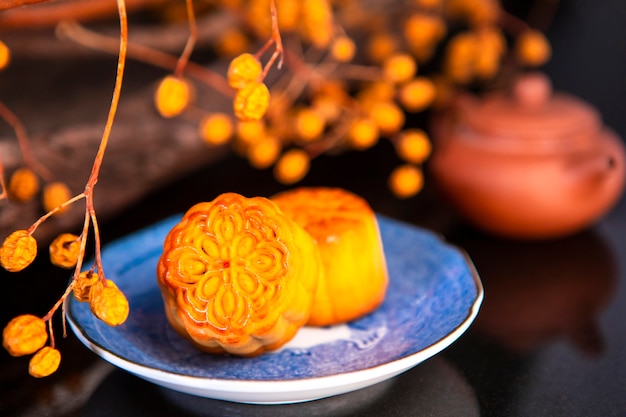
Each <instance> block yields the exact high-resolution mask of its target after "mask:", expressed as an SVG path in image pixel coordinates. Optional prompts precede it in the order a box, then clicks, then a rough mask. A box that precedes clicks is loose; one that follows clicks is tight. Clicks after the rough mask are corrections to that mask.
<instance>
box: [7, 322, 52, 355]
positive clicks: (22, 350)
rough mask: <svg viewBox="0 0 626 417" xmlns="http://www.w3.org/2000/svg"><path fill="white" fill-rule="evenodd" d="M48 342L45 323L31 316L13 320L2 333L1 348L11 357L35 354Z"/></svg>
mask: <svg viewBox="0 0 626 417" xmlns="http://www.w3.org/2000/svg"><path fill="white" fill-rule="evenodd" d="M46 341H48V332H47V330H46V322H44V321H43V320H42V319H41V318H39V317H37V316H33V315H32V314H22V315H20V316H17V317H15V318H13V319H12V320H11V321H10V322H9V323H8V324H7V325H6V326H5V328H4V330H3V331H2V346H3V347H4V348H5V349H6V350H7V352H9V354H10V355H11V356H24V355H30V354H31V353H35V352H37V351H38V350H39V349H41V348H42V347H43V346H44V345H45V344H46Z"/></svg>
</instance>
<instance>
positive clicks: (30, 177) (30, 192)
mask: <svg viewBox="0 0 626 417" xmlns="http://www.w3.org/2000/svg"><path fill="white" fill-rule="evenodd" d="M38 192H39V178H37V175H35V173H34V172H33V171H32V170H31V169H29V168H19V169H16V170H15V171H14V172H13V174H12V175H11V179H10V180H9V187H8V193H9V195H10V196H11V198H12V199H14V200H15V201H19V202H25V201H28V200H30V199H31V198H33V197H34V196H35V195H36V194H37V193H38Z"/></svg>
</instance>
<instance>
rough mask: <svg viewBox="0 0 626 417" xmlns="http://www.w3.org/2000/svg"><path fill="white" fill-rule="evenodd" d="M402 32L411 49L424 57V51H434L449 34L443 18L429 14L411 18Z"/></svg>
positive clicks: (415, 15) (417, 14)
mask: <svg viewBox="0 0 626 417" xmlns="http://www.w3.org/2000/svg"><path fill="white" fill-rule="evenodd" d="M402 30H403V34H404V38H405V40H406V42H407V44H408V46H409V49H410V50H411V51H412V52H414V53H416V54H417V55H418V56H419V55H422V54H423V53H424V52H423V51H427V52H430V51H433V50H434V48H435V47H436V46H437V43H438V42H439V41H441V40H442V39H443V38H444V37H445V35H446V32H447V29H446V24H445V22H444V20H443V19H442V18H441V17H439V16H436V15H433V14H427V13H415V14H412V15H411V16H409V18H408V19H407V20H406V21H405V22H404V26H403V28H402ZM420 58H426V56H423V57H422V56H421V57H420Z"/></svg>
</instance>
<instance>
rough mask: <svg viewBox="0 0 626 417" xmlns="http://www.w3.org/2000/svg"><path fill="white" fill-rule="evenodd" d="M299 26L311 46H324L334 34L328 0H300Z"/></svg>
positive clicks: (320, 47) (321, 47)
mask: <svg viewBox="0 0 626 417" xmlns="http://www.w3.org/2000/svg"><path fill="white" fill-rule="evenodd" d="M301 7H302V11H301V13H300V19H301V21H300V28H301V29H302V35H303V36H304V38H305V39H307V40H308V41H309V42H311V44H312V45H313V46H315V47H316V48H319V49H323V48H326V47H327V46H328V45H329V44H330V42H331V40H332V39H333V35H334V28H333V13H332V9H331V7H330V4H329V3H328V0H302V2H301Z"/></svg>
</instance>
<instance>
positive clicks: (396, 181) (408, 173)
mask: <svg viewBox="0 0 626 417" xmlns="http://www.w3.org/2000/svg"><path fill="white" fill-rule="evenodd" d="M423 186H424V174H423V173H422V171H421V170H420V169H419V168H417V167H416V166H414V165H402V166H399V167H397V168H395V169H394V170H393V171H392V173H391V175H390V176H389V188H390V189H391V191H392V192H393V193H394V194H395V195H396V197H398V198H409V197H413V196H414V195H415V194H417V193H418V192H419V191H420V190H421V189H422V187H423Z"/></svg>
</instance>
